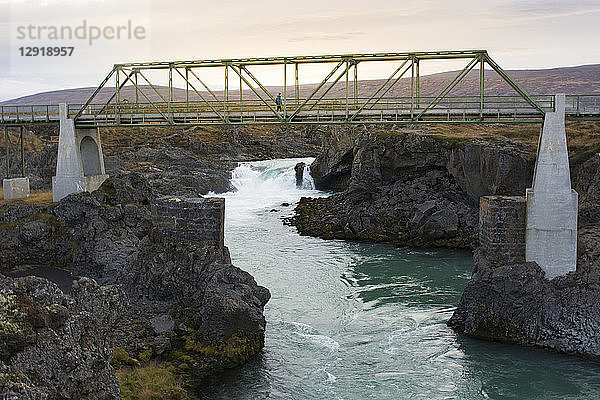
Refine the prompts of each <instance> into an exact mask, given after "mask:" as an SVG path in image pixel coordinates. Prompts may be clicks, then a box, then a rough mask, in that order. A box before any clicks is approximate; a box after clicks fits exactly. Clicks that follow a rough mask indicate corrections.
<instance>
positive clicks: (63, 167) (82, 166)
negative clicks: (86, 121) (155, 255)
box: [52, 104, 108, 201]
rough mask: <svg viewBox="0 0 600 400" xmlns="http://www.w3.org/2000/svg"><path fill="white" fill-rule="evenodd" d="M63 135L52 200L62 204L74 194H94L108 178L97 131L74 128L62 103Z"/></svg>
mask: <svg viewBox="0 0 600 400" xmlns="http://www.w3.org/2000/svg"><path fill="white" fill-rule="evenodd" d="M59 111H60V135H59V139H58V156H57V160H56V176H54V177H52V200H53V201H60V200H61V199H62V198H63V197H65V196H68V195H69V194H71V193H80V192H84V191H87V192H92V191H94V190H96V189H98V188H99V187H100V185H102V183H103V182H104V181H105V180H106V178H108V175H106V172H105V169H104V156H103V154H102V144H101V141H100V133H99V131H98V128H85V129H82V128H75V122H74V121H73V119H71V118H69V117H68V115H67V105H66V104H60V106H59Z"/></svg>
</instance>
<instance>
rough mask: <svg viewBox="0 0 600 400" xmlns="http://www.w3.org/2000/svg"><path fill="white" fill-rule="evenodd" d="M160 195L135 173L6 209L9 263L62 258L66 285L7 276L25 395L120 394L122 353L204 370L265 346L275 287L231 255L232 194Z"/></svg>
mask: <svg viewBox="0 0 600 400" xmlns="http://www.w3.org/2000/svg"><path fill="white" fill-rule="evenodd" d="M156 197H157V195H156V194H155V193H154V192H153V190H152V188H151V187H150V186H149V185H148V183H147V181H146V180H145V179H144V178H143V177H142V176H141V175H139V174H136V173H128V174H125V175H119V176H113V177H111V178H110V179H109V180H107V181H106V182H105V183H104V184H103V186H102V187H101V189H100V190H98V191H97V192H94V193H92V194H89V193H82V194H77V195H70V196H68V197H66V198H65V199H63V200H62V201H61V202H60V203H55V204H51V205H46V206H44V205H31V204H26V203H11V204H8V205H4V206H3V207H2V208H1V209H0V273H1V274H4V275H27V274H28V273H29V272H31V273H36V274H39V271H40V270H41V271H44V270H45V269H46V270H47V269H48V268H52V269H54V270H56V271H63V274H58V275H59V276H63V278H61V279H62V280H63V282H60V281H59V282H58V283H62V284H63V285H64V284H66V285H65V286H63V287H64V292H62V291H61V290H59V288H58V287H57V286H56V285H55V284H54V283H51V282H49V281H48V280H46V279H43V278H34V277H23V278H16V277H15V278H9V277H8V276H4V275H2V276H0V278H1V279H2V280H3V282H2V283H3V284H2V292H1V293H0V295H1V297H0V300H1V302H2V305H1V306H2V307H3V309H4V310H3V311H5V312H3V316H2V318H3V320H2V321H0V335H1V336H2V338H3V340H2V342H0V352H1V354H2V358H1V369H2V371H1V373H0V379H1V380H2V381H1V382H0V383H1V386H2V387H4V388H9V390H11V391H12V392H14V393H17V394H19V395H20V396H22V397H19V398H22V399H37V398H40V399H41V398H46V397H44V396H48V397H49V398H81V399H113V398H119V385H118V381H117V380H116V378H115V375H114V370H113V368H112V367H111V364H110V363H111V360H112V361H113V363H116V364H121V365H139V364H140V363H146V362H148V361H150V360H157V361H160V362H163V363H165V364H166V365H168V366H169V368H170V369H171V370H173V371H175V372H176V374H178V375H180V376H189V377H193V378H194V379H195V380H197V379H198V378H202V377H204V376H207V375H208V374H210V373H213V372H214V371H219V370H222V369H223V368H230V367H234V366H236V365H240V364H242V363H244V362H245V361H247V360H248V359H249V358H251V357H253V356H254V355H256V354H257V353H258V352H259V351H260V349H261V348H262V347H263V345H264V330H265V319H264V316H263V306H264V305H265V303H266V302H267V301H268V300H269V297H270V294H269V291H268V290H267V289H266V288H263V287H261V286H258V285H257V284H256V282H255V281H254V279H253V278H252V276H251V275H249V274H248V273H246V272H244V271H241V270H240V269H238V268H236V267H235V266H233V265H232V264H231V259H230V257H229V251H228V249H227V247H225V246H224V245H223V243H222V234H223V232H222V219H219V215H221V214H222V202H221V203H220V205H219V204H211V203H210V202H208V203H207V202H206V201H204V202H202V201H201V202H200V203H196V202H195V201H189V200H186V199H185V198H167V199H163V200H158V203H157V200H156ZM161 201H162V203H161ZM180 207H183V208H182V209H181V210H179V208H180ZM198 207H200V209H198V210H196V208H198ZM206 207H208V208H206ZM219 207H221V208H219ZM195 210H196V211H195ZM219 213H221V214H219ZM196 214H198V217H195V215H196ZM208 216H212V217H211V218H209V219H210V220H209V221H207V218H208ZM178 218H181V219H183V220H184V221H183V222H182V224H181V227H179V225H175V226H173V225H172V224H171V222H170V221H175V220H176V219H178ZM186 218H191V219H190V220H189V221H188V220H187V219H186ZM219 220H220V224H221V228H220V229H221V230H220V231H219V230H218V229H219V228H218V224H219ZM211 221H212V222H211ZM207 224H208V225H207ZM211 224H216V225H214V226H217V228H215V229H214V231H213V230H211V229H212V227H213V225H211ZM207 232H208V233H207ZM206 235H208V236H206ZM203 238H204V239H203ZM34 271H37V272H34ZM65 274H66V276H67V278H64V276H65ZM50 275H52V274H50ZM55 275H56V274H55ZM70 275H72V276H73V278H72V279H74V281H71V282H69V279H68V277H69V276H70ZM65 279H66V280H67V281H66V282H64V280H65ZM113 349H114V352H113ZM113 353H114V356H115V357H114V359H113Z"/></svg>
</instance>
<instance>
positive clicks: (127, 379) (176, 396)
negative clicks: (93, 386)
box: [117, 363, 190, 400]
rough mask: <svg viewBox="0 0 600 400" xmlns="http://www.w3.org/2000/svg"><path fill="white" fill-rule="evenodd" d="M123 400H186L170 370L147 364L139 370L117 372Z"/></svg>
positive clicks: (162, 366)
mask: <svg viewBox="0 0 600 400" xmlns="http://www.w3.org/2000/svg"><path fill="white" fill-rule="evenodd" d="M117 378H118V379H119V383H120V386H121V396H122V398H123V400H165V399H170V400H188V399H189V398H190V397H189V396H188V394H187V392H186V391H185V390H184V389H183V388H182V387H181V385H180V383H179V382H178V381H177V379H176V377H175V375H174V374H173V372H172V370H171V368H169V367H166V366H164V365H161V364H158V363H149V364H148V365H146V366H144V367H140V368H133V369H132V368H121V369H120V370H118V371H117Z"/></svg>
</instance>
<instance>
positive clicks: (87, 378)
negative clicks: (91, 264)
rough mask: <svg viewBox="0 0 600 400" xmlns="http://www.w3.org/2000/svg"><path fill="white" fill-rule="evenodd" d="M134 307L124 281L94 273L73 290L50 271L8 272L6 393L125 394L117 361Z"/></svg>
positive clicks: (1, 353) (2, 391)
mask: <svg viewBox="0 0 600 400" xmlns="http://www.w3.org/2000/svg"><path fill="white" fill-rule="evenodd" d="M126 307H127V303H126V296H125V294H124V293H123V292H122V291H121V289H119V288H118V287H115V286H99V285H98V284H97V283H96V282H95V281H94V280H92V279H88V278H82V279H79V280H78V281H76V283H75V285H74V286H73V289H72V291H71V294H70V295H66V294H64V293H63V292H62V291H61V290H60V289H59V288H58V287H57V286H56V285H55V284H54V283H52V282H50V281H48V280H46V279H43V278H37V277H25V278H15V279H12V278H8V277H5V276H3V275H0V312H1V317H0V396H6V398H18V399H23V400H26V399H27V400H28V399H75V398H77V399H89V400H92V399H102V400H109V399H119V398H120V394H119V383H118V381H117V379H116V377H115V374H114V371H113V369H112V367H111V365H110V361H111V359H112V353H113V340H114V334H113V331H114V330H113V327H114V325H115V324H116V323H117V322H118V320H119V318H120V315H121V314H122V313H123V311H124V310H125V309H126ZM11 396H12V397H11ZM3 398H4V397H3Z"/></svg>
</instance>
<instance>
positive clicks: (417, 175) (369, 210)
mask: <svg viewBox="0 0 600 400" xmlns="http://www.w3.org/2000/svg"><path fill="white" fill-rule="evenodd" d="M507 129H508V128H507ZM459 133H460V132H459ZM509 137H511V135H501V134H494V135H489V134H488V135H481V134H473V133H469V132H465V134H464V135H460V134H453V135H449V134H447V133H445V132H441V133H440V132H437V131H435V130H433V131H428V130H427V129H425V128H420V129H403V130H397V131H393V132H392V131H385V130H383V129H377V128H374V129H370V130H367V129H365V128H362V129H361V128H355V129H337V130H331V131H330V132H328V134H327V135H326V136H325V138H324V146H323V149H322V152H321V154H320V155H319V156H318V157H317V159H316V160H315V162H314V163H313V164H312V166H311V171H312V175H313V178H314V180H315V184H316V186H317V188H319V189H323V190H331V191H336V192H337V193H335V194H333V195H331V196H330V197H327V198H302V199H301V200H300V202H299V204H298V205H297V207H296V210H295V216H294V217H293V218H291V219H290V220H289V223H291V224H292V225H295V226H296V227H297V229H298V231H299V232H300V234H304V235H311V236H318V237H322V238H325V239H334V238H335V239H350V240H361V241H372V242H392V243H394V244H396V245H402V246H417V247H456V248H468V249H474V248H476V247H477V228H478V212H479V198H480V197H481V196H486V195H523V194H524V193H525V189H526V188H527V187H529V186H531V179H532V175H533V169H534V165H535V154H536V146H535V144H534V140H533V138H534V137H537V133H532V134H530V137H529V138H526V139H527V140H511V139H509ZM574 148H576V152H574V154H573V157H574V158H577V159H578V163H577V165H576V166H575V167H574V168H573V180H574V183H573V187H575V188H576V189H577V190H578V191H579V193H580V196H581V200H582V201H581V213H580V214H581V215H580V218H581V221H582V222H583V223H590V222H592V223H593V222H594V221H597V220H599V219H598V218H599V216H600V214H599V213H598V210H599V206H598V204H599V201H598V200H599V198H598V189H597V186H598V184H599V183H598V182H600V180H599V179H598V173H597V164H598V162H599V161H598V160H597V157H593V156H592V155H590V154H587V153H586V152H587V151H588V150H589V149H588V148H585V147H583V146H582V148H578V147H576V146H574ZM584 160H586V161H585V162H583V161H584Z"/></svg>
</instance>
